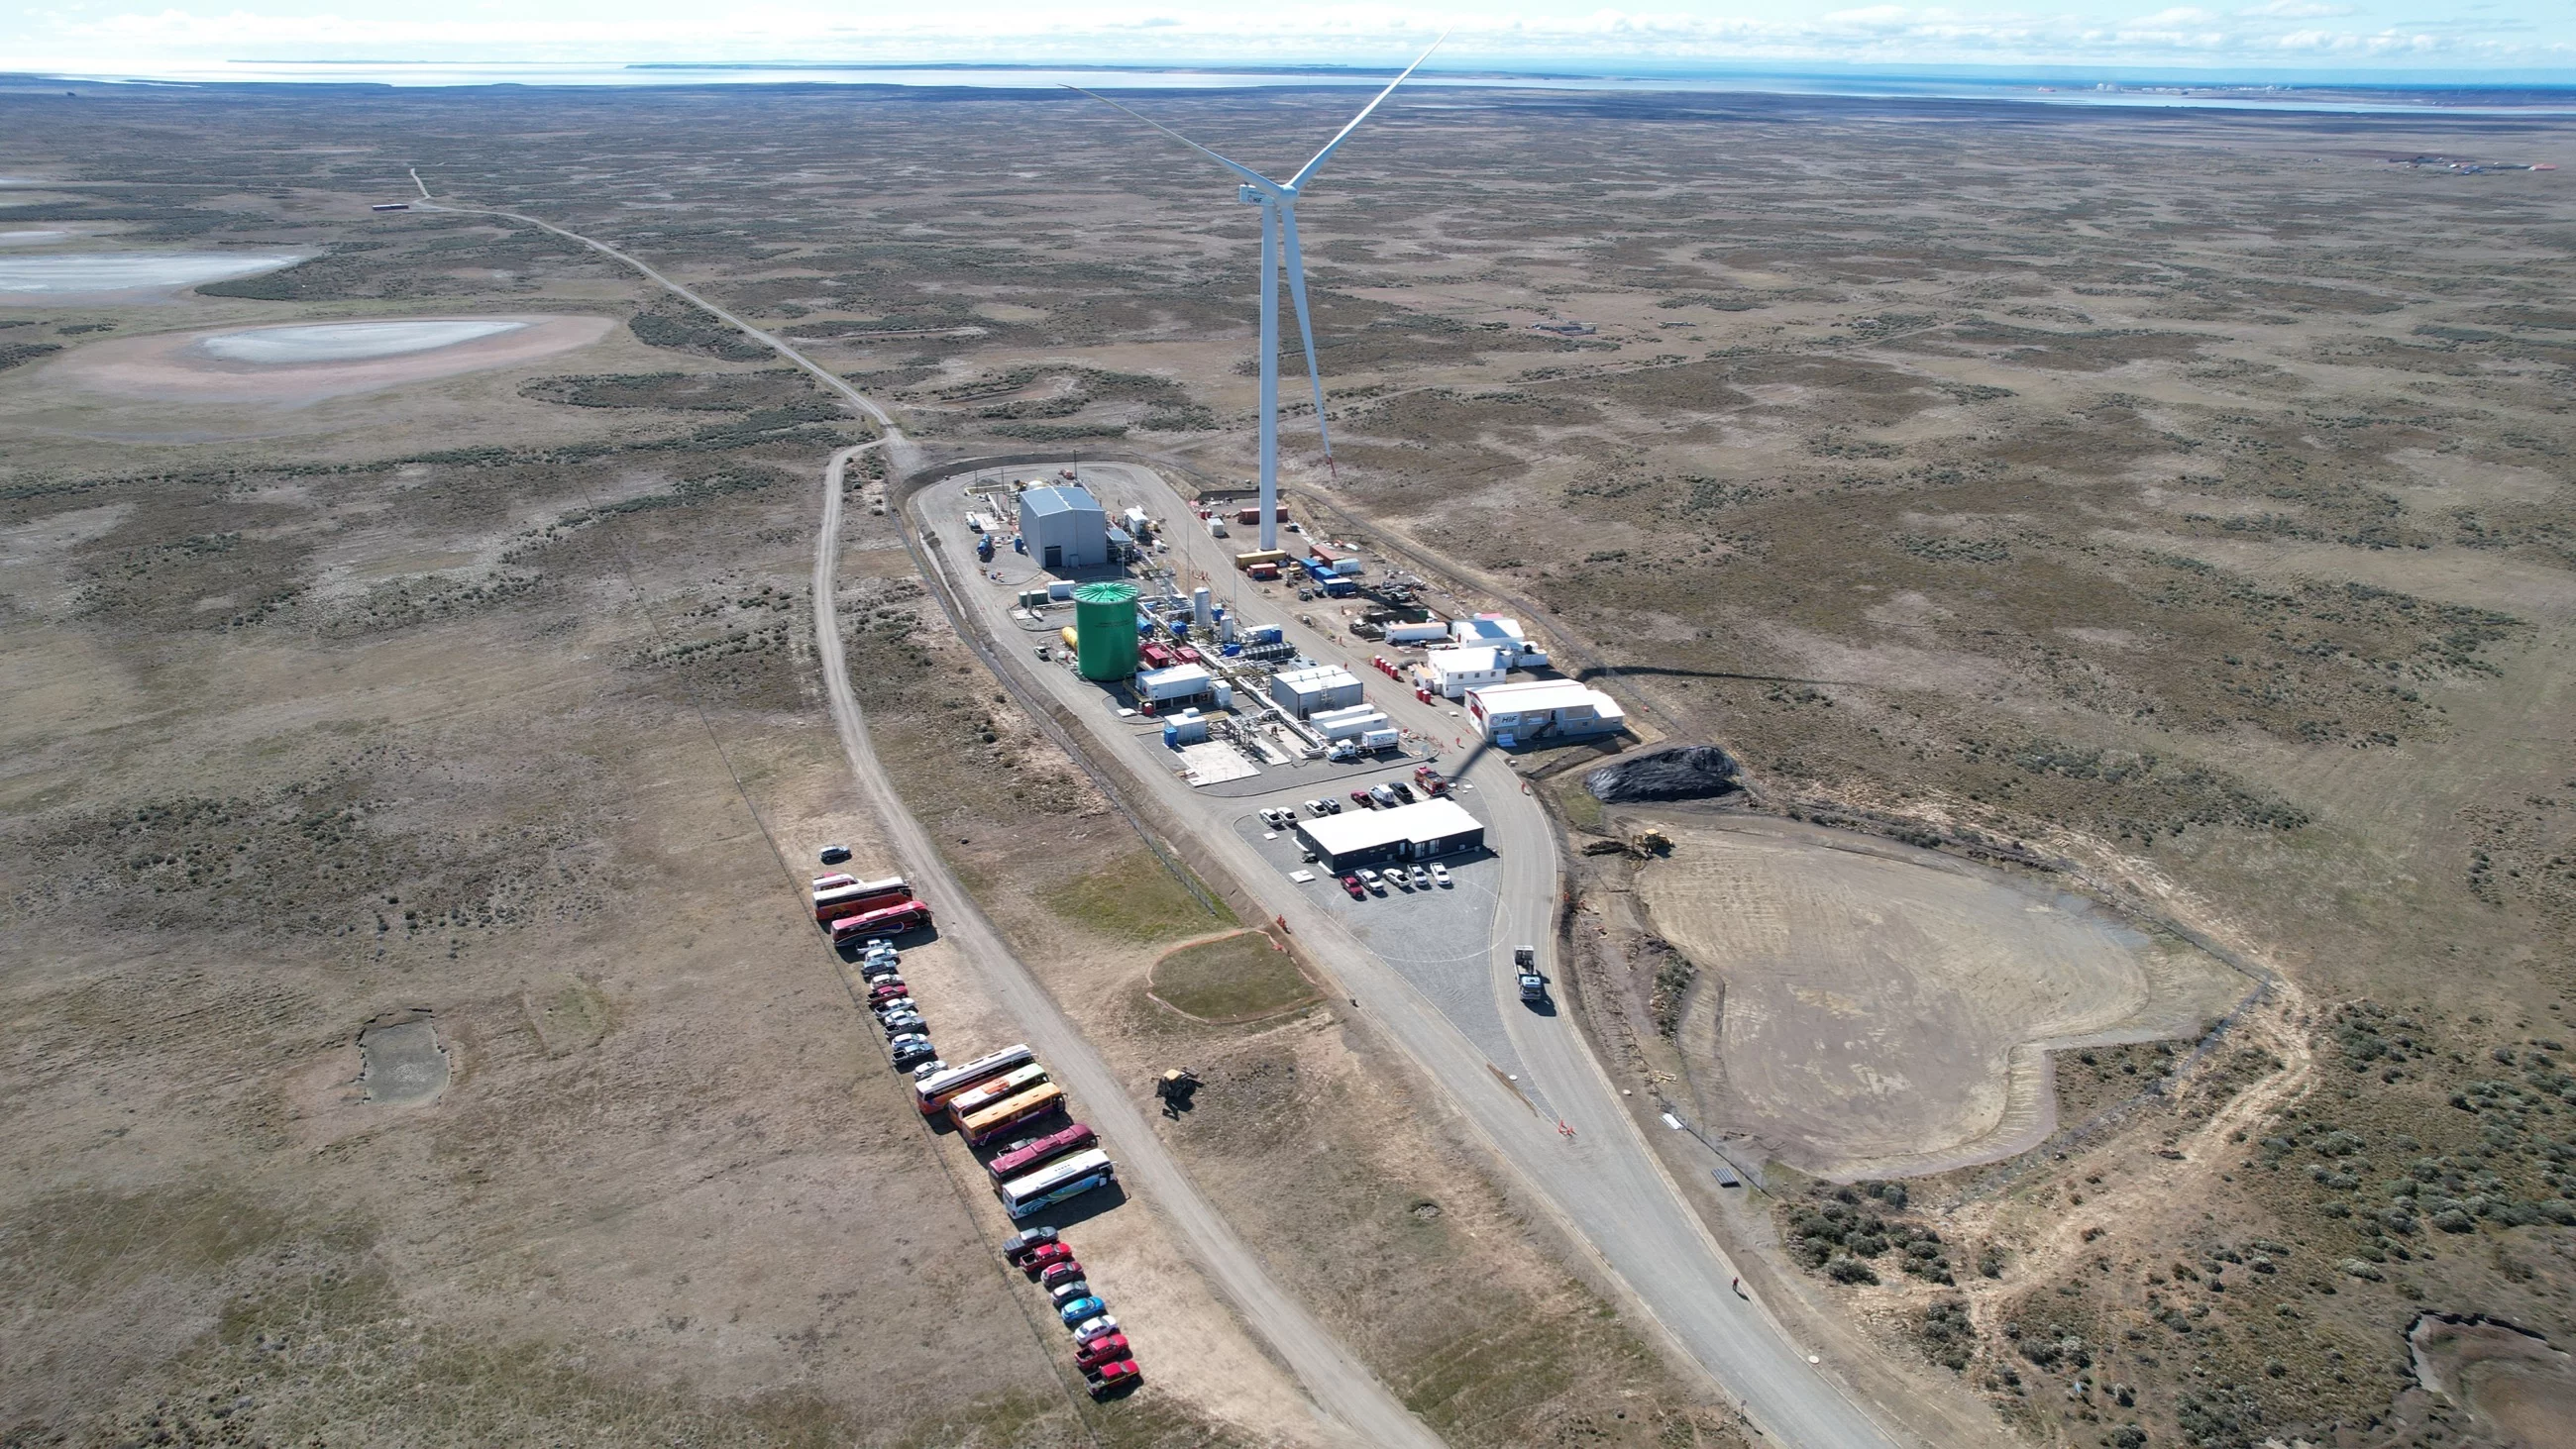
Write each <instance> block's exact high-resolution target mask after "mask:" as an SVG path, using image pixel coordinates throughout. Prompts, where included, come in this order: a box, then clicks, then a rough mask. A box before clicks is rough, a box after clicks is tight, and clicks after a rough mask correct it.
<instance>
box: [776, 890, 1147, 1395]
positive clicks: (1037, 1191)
mask: <svg viewBox="0 0 2576 1449" xmlns="http://www.w3.org/2000/svg"><path fill="white" fill-rule="evenodd" d="M836 854H837V857H838V859H835V856H836ZM848 858H849V852H848V851H847V850H846V849H844V848H842V847H839V846H833V847H830V848H828V849H827V850H826V851H825V853H824V858H823V859H824V864H826V865H833V864H837V863H839V861H840V860H847V859H848ZM853 887H856V888H857V890H858V891H859V892H865V893H869V894H879V893H882V892H884V891H886V890H887V889H888V888H891V889H892V890H894V891H896V892H899V893H900V894H901V896H902V898H903V899H905V900H907V901H910V895H911V893H910V891H909V890H908V889H907V888H905V887H904V884H903V882H902V881H901V880H899V879H896V880H888V881H854V880H853V879H852V878H851V877H849V876H847V875H840V876H824V877H820V878H817V879H816V880H815V881H814V896H815V908H816V909H815V914H816V917H817V919H821V918H823V916H824V915H825V913H826V910H827V909H829V908H834V907H842V906H843V903H844V902H845V901H846V900H847V899H848V897H849V896H850V895H851V894H852V893H853ZM910 903H911V904H913V905H915V906H918V904H919V903H918V902H910ZM922 909H923V911H924V913H925V915H926V914H927V908H922ZM835 934H836V937H837V936H838V934H839V933H838V932H836V933H835ZM835 944H837V945H842V946H844V947H845V948H847V947H853V946H854V947H855V949H856V951H857V960H858V967H859V977H860V981H861V983H862V986H863V989H864V991H865V993H866V996H867V1004H868V1010H869V1011H870V1013H872V1014H873V1015H874V1016H875V1017H876V1019H877V1022H878V1024H879V1025H880V1026H881V1027H883V1028H884V1030H885V1034H886V1050H887V1052H888V1054H889V1055H890V1056H891V1057H892V1059H893V1062H894V1066H895V1070H897V1071H900V1072H908V1073H909V1074H910V1075H911V1077H912V1090H913V1093H914V1095H915V1097H916V1098H918V1100H919V1104H920V1107H921V1112H922V1115H923V1116H925V1117H931V1118H940V1117H945V1118H946V1119H947V1120H948V1121H949V1122H950V1123H951V1124H952V1125H954V1126H955V1128H956V1129H957V1132H958V1134H959V1135H960V1136H962V1137H964V1138H965V1139H966V1141H967V1144H968V1145H969V1146H970V1147H973V1148H974V1149H976V1150H977V1152H978V1153H979V1154H983V1153H989V1154H990V1155H989V1156H988V1157H987V1158H986V1160H985V1163H984V1169H985V1171H986V1172H987V1173H988V1174H989V1175H990V1176H991V1178H992V1186H993V1194H994V1196H995V1197H997V1198H999V1199H1000V1200H1001V1203H1002V1209H1003V1211H1005V1212H1007V1213H1008V1214H1010V1216H1011V1217H1013V1218H1014V1219H1025V1218H1027V1217H1030V1216H1032V1215H1034V1214H1036V1213H1038V1212H1041V1211H1043V1210H1045V1209H1046V1208H1049V1207H1052V1206H1053V1205H1055V1204H1057V1203H1061V1202H1065V1201H1067V1200H1069V1199H1071V1198H1075V1197H1079V1196H1081V1195H1082V1194H1084V1193H1087V1192H1092V1191H1095V1190H1097V1189H1099V1188H1102V1187H1106V1186H1108V1185H1110V1184H1111V1183H1114V1182H1115V1181H1117V1177H1118V1170H1117V1167H1116V1165H1115V1164H1113V1163H1112V1162H1111V1161H1110V1160H1109V1155H1108V1154H1107V1153H1106V1152H1103V1151H1101V1150H1100V1147H1099V1144H1098V1137H1097V1135H1096V1134H1095V1133H1094V1132H1093V1131H1092V1129H1091V1128H1090V1127H1089V1126H1087V1125H1085V1124H1083V1123H1081V1122H1073V1121H1069V1120H1068V1119H1067V1109H1068V1108H1069V1107H1070V1106H1071V1103H1070V1102H1069V1101H1068V1100H1067V1099H1066V1097H1065V1094H1064V1089H1063V1088H1062V1087H1060V1086H1058V1085H1056V1084H1055V1083H1054V1082H1053V1081H1052V1080H1050V1078H1049V1075H1048V1072H1047V1069H1046V1067H1045V1066H1044V1065H1043V1064H1041V1063H1040V1062H1039V1061H1038V1060H1037V1057H1036V1054H1035V1053H1034V1052H1032V1051H1031V1050H1030V1049H1029V1047H1028V1045H1027V1044H1026V1043H1025V1042H1023V1043H1018V1044H1015V1045H1012V1046H1008V1047H1004V1048H1002V1049H1001V1050H1000V1051H997V1052H990V1053H987V1054H986V1055H984V1056H981V1057H978V1058H976V1059H975V1060H973V1061H970V1062H964V1063H961V1064H959V1065H957V1066H954V1067H952V1066H950V1065H949V1064H948V1063H947V1062H946V1061H943V1060H942V1059H941V1058H940V1056H939V1053H938V1051H937V1049H936V1048H934V1047H933V1046H932V1045H931V1041H930V1028H929V1023H928V1022H927V1021H926V1020H925V1019H924V1018H923V1016H922V1014H921V1012H920V1010H919V1008H918V1007H916V1006H915V1005H914V1003H913V998H912V988H911V986H910V985H909V984H907V983H906V982H905V981H904V979H903V953H902V952H901V951H900V950H899V949H897V947H896V945H895V943H894V940H893V939H892V938H891V937H886V936H875V937H867V938H864V939H861V940H858V941H855V942H852V941H848V940H846V939H836V941H835ZM1032 1129H1035V1135H1032V1136H1023V1137H1012V1134H1013V1133H1016V1132H1028V1131H1031V1130H1032ZM1005 1139H1009V1140H1005ZM1005 1255H1006V1256H1008V1257H1009V1258H1010V1260H1011V1261H1012V1262H1013V1263H1014V1264H1017V1265H1018V1266H1020V1267H1021V1268H1022V1269H1024V1270H1025V1271H1026V1272H1027V1273H1028V1274H1029V1276H1030V1277H1031V1278H1033V1279H1035V1280H1037V1281H1038V1283H1039V1285H1040V1286H1041V1287H1043V1288H1045V1289H1046V1291H1047V1295H1048V1298H1049V1300H1050V1302H1051V1303H1052V1305H1053V1306H1054V1309H1055V1312H1056V1315H1057V1316H1058V1317H1059V1318H1060V1319H1062V1320H1063V1323H1064V1326H1065V1327H1066V1328H1067V1329H1068V1330H1070V1331H1071V1332H1072V1333H1073V1336H1074V1362H1075V1365H1076V1366H1077V1367H1079V1368H1080V1369H1081V1370H1082V1374H1083V1381H1084V1383H1085V1384H1086V1385H1087V1386H1088V1387H1089V1389H1090V1391H1091V1396H1092V1397H1093V1398H1095V1399H1105V1398H1108V1397H1110V1396H1111V1395H1113V1394H1119V1393H1126V1392H1129V1391H1130V1390H1132V1389H1133V1388H1134V1387H1135V1386H1136V1385H1137V1384H1139V1383H1142V1382H1143V1381H1144V1374H1143V1371H1142V1370H1141V1369H1139V1368H1138V1367H1137V1366H1136V1360H1135V1357H1134V1355H1133V1354H1132V1353H1130V1352H1129V1351H1128V1346H1127V1336H1126V1335H1125V1334H1123V1333H1121V1332H1119V1331H1118V1320H1117V1319H1115V1318H1113V1317H1111V1316H1110V1313H1109V1304H1108V1303H1107V1301H1106V1300H1104V1299H1102V1298H1101V1296H1100V1295H1099V1294H1097V1293H1095V1292H1093V1291H1092V1288H1091V1285H1090V1283H1089V1282H1088V1281H1087V1280H1086V1279H1085V1277H1084V1274H1083V1268H1082V1264H1081V1263H1080V1262H1079V1261H1077V1260H1075V1258H1074V1256H1073V1250H1072V1249H1071V1248H1070V1247H1068V1246H1066V1245H1064V1244H1062V1243H1060V1242H1058V1241H1057V1238H1056V1230H1055V1229H1054V1228H1052V1227H1036V1228H1028V1229H1024V1230H1022V1231H1021V1232H1019V1233H1018V1234H1016V1235H1015V1236H1013V1237H1012V1239H1011V1240H1010V1243H1009V1245H1008V1247H1007V1248H1006V1249H1005Z"/></svg>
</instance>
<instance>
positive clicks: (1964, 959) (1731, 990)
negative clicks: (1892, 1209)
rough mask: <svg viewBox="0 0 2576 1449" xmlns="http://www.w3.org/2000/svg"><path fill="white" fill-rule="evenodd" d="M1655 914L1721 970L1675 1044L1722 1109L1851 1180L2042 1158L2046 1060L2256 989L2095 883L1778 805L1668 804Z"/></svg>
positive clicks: (2178, 1028)
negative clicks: (1824, 822)
mask: <svg viewBox="0 0 2576 1449" xmlns="http://www.w3.org/2000/svg"><path fill="white" fill-rule="evenodd" d="M1657 818H1658V820H1659V822H1660V823H1663V824H1664V828H1665V829H1666V830H1668V831H1669V832H1671V833H1672V834H1673V835H1674V837H1675V841H1676V848H1675V850H1674V852H1673V855H1672V857H1671V858H1670V859H1668V860H1663V861H1658V862H1656V863H1654V864H1652V865H1649V866H1647V867H1646V868H1645V869H1644V870H1643V871H1642V872H1640V874H1639V878H1638V894H1639V896H1640V897H1641V898H1642V899H1643V901H1644V902H1645V904H1646V906H1647V909H1648V910H1649V911H1650V912H1651V913H1652V915H1653V918H1654V921H1655V924H1656V928H1657V929H1658V930H1659V931H1660V932H1661V933H1662V934H1663V935H1664V937H1665V938H1666V939H1668V940H1670V941H1671V942H1672V943H1673V944H1674V945H1675V946H1677V947H1679V948H1680V949H1681V950H1682V951H1683V952H1684V953H1685V954H1686V955H1688V956H1689V957H1690V958H1691V960H1693V961H1694V962H1696V963H1697V964H1698V965H1699V966H1700V967H1701V969H1702V971H1703V973H1704V974H1705V975H1706V976H1707V977H1708V979H1707V980H1706V981H1704V982H1703V983H1702V984H1701V985H1700V986H1699V987H1698V988H1697V989H1696V991H1695V993H1694V995H1693V998H1692V1001H1691V1008H1690V1009H1689V1010H1688V1011H1686V1012H1685V1013H1684V1018H1683V1022H1682V1027H1681V1046H1682V1048H1683V1050H1684V1052H1685V1053H1686V1054H1687V1055H1688V1057H1689V1058H1690V1059H1691V1060H1692V1062H1693V1063H1694V1066H1695V1069H1696V1075H1697V1076H1698V1077H1699V1080H1697V1081H1695V1082H1694V1087H1695V1089H1696V1091H1697V1093H1698V1095H1699V1097H1700V1101H1701V1108H1702V1111H1703V1113H1704V1114H1705V1115H1706V1116H1707V1117H1708V1118H1709V1119H1710V1120H1712V1121H1720V1122H1726V1123H1729V1124H1730V1125H1732V1126H1734V1127H1736V1129H1737V1130H1741V1131H1745V1132H1748V1133H1750V1134H1752V1135H1755V1136H1758V1137H1759V1138H1761V1139H1762V1140H1763V1141H1765V1142H1766V1143H1769V1144H1772V1145H1773V1146H1774V1148H1775V1150H1776V1151H1777V1152H1778V1153H1779V1155H1780V1156H1781V1157H1782V1159H1783V1160H1785V1161H1787V1162H1789V1163H1791V1164H1792V1165H1794V1166H1797V1167H1799V1168H1801V1169H1803V1170H1806V1171H1809V1172H1814V1173H1817V1174H1819V1175H1822V1176H1826V1177H1830V1178H1834V1179H1837V1180H1851V1179H1857V1178H1864V1177H1881V1176H1899V1175H1911V1174H1918V1173H1924V1172H1933V1171H1940V1170H1943V1169H1946V1168H1950V1167H1957V1166H1963V1165H1966V1164H1969V1163H1974V1162H1987V1161H1993V1160H1996V1159H1998V1158H2003V1157H2008V1156H2011V1155H2013V1154H2014V1153H2018V1152H2022V1151H2026V1150H2028V1149H2029V1148H2030V1147H2031V1146H2032V1145H2034V1144H2036V1143H2037V1142H2039V1141H2040V1140H2042V1139H2044V1138H2045V1137H2047V1135H2048V1134H2049V1132H2050V1131H2052V1130H2053V1129H2054V1126H2055V1122H2056V1113H2055V1105H2054V1096H2053V1094H2052V1093H2051V1092H2050V1091H2049V1090H2048V1070H2047V1061H2046V1053H2047V1052H2048V1051H2050V1050H2052V1049H2057V1048H2064V1047H2074V1046H2098V1045H2107V1044H2110V1043H2115V1042H2126V1041H2149V1040H2154V1039H2157V1038H2160V1037H2168V1036H2186V1037H2187V1036H2191V1035H2194V1034H2196V1033H2197V1031H2198V1029H2199V1026H2200V1023H2201V1022H2202V1021H2203V1020H2204V1019H2205V1018H2207V1017H2212V1016H2216V1015H2218V1014H2220V1013H2222V1012H2224V1011H2225V1010H2226V1009H2227V1007H2228V1006H2230V1005H2231V1004H2233V1002H2234V1001H2235V999H2236V997H2237V996H2239V995H2241V994H2242V988H2243V982H2242V980H2241V978H2238V977H2237V976H2236V975H2235V974H2234V973H2232V972H2230V971H2228V970H2227V969H2226V968H2225V967H2224V966H2223V965H2221V964H2220V963H2219V962H2217V961H2215V960H2212V959H2210V958H2208V957H2205V956H2202V955H2201V954H2200V953H2198V952H2195V951H2191V950H2189V949H2188V948H2185V947H2182V946H2180V945H2178V944H2162V943H2158V942H2156V941H2154V940H2152V939H2150V938H2148V937H2146V936H2144V935H2141V934H2140V933H2138V932H2136V931H2133V930H2130V929H2128V928H2127V927H2124V926H2122V925H2121V924H2120V923H2119V922H2117V921H2116V920H2115V919H2113V918H2111V917H2110V916H2108V915H2107V914H2105V913H2104V912H2102V911H2100V910H2099V909H2097V908H2096V907H2094V906H2093V905H2092V904H2091V903H2090V902H2088V901H2086V900H2084V899H2083V898H2082V897H2079V896H2074V895H2069V894H2066V893H2063V892H2056V891H2051V890H2048V889H2047V888H2045V887H2044V886H2041V885H2036V884H2030V883H2025V882H2021V881H2018V880H2015V879H2012V878H2010V877H2006V876H2002V875H1998V874H1994V873H1991V872H1986V871H1981V870H1978V869H1976V868H1974V867H1969V866H1963V865H1959V864H1957V863H1956V862H1952V861H1948V860H1945V859H1942V858H1939V857H1935V856H1930V855H1928V854H1923V853H1919V852H1903V853H1900V852H1899V851H1898V850H1897V848H1895V847H1883V848H1882V847H1877V846H1874V845H1872V846H1863V845H1860V844H1857V843H1855V842H1852V841H1850V840H1849V839H1848V838H1846V837H1836V836H1835V835H1833V834H1832V833H1831V832H1828V831H1824V830H1821V829H1818V828H1815V827H1812V826H1802V825H1798V824H1795V823H1793V822H1786V821H1775V820H1768V819H1759V820H1757V819H1731V818H1722V817H1707V816H1703V817H1698V818H1693V817H1692V816H1690V815H1687V814H1681V813H1676V814H1674V815H1673V816H1671V817H1668V818H1667V817H1663V816H1658V817H1657Z"/></svg>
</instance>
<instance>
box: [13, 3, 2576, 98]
mask: <svg viewBox="0 0 2576 1449" xmlns="http://www.w3.org/2000/svg"><path fill="white" fill-rule="evenodd" d="M1453 27H1454V32H1453V34H1452V35H1451V38H1450V40H1449V43H1448V44H1447V45H1446V46H1445V47H1444V48H1443V49H1442V51H1441V55H1440V59H1439V61H1438V62H1437V65H1439V66H1442V67H1447V68H1452V69H1457V68H1471V67H1495V68H1503V69H1517V70H1528V69H1547V68H1566V69H1583V70H1606V71H1611V72H1617V73H1641V72H1642V73H1651V72H1653V71H1657V70H1670V69H1702V70H1707V69H1723V68H1725V67H1728V66H1753V67H1765V66H1797V65H1817V64H1823V65H1868V66H1889V65H1893V66H1907V67H1922V68H1935V69H1937V68H1940V67H1944V66H1952V67H1956V66H2001V67H2015V68H2026V67H2034V66H2066V67H2075V68H2079V69H2082V68H2101V69H2102V70H2103V71H2104V72H2105V73H2106V74H2108V73H2111V72H2115V71H2119V70H2122V69H2128V70H2137V71H2150V70H2152V71H2175V70H2193V71H2209V72H2218V73H2222V74H2224V75H2225V76H2227V77H2228V78H2231V79H2239V80H2248V81H2262V80H2266V79H2275V78H2282V79H2289V78H2319V77H2323V76H2329V75H2350V76H2356V77H2368V76H2374V75H2395V74H2398V73H2417V74H2424V73H2440V74H2444V75H2452V76H2461V75H2492V76H2496V77H2498V78H2503V77H2505V76H2508V75H2520V76H2530V75H2533V74H2534V73H2549V74H2551V75H2552V76H2553V77H2554V78H2557V79H2561V80H2566V79H2576V0H2251V3H2246V0H2212V3H2207V4H2196V5H2163V4H2156V3H2121V0H2029V3H2025V4H2012V3H2002V4H1988V3H1980V0H1966V3H1960V4H1953V5H1915V4H1881V5H1862V6H1857V7H1851V8H1842V9H1833V8H1828V7H1827V6H1823V5H1800V4H1794V3H1786V0H1768V3H1756V0H1699V3H1675V4H1668V5H1664V6H1661V7H1658V8H1638V9H1622V8H1612V7H1604V6H1600V5H1590V4H1582V3H1564V0H1496V3H1486V4H1477V5H1466V4H1450V5H1448V6H1445V7H1443V6H1439V5H1423V6H1409V5H1403V4H1349V3H1343V4H1310V5H1288V6H1281V7H1278V8H1276V9H1266V8H1260V7H1254V6H1248V5H1244V4H1241V3H1216V0H1170V3H1154V0H1146V3H1137V4H1126V3H1102V4H1081V3H1067V0H1053V3H1040V0H948V3H943V4H938V5H920V4H888V3H884V0H848V3H841V4H829V3H815V0H442V3H436V4H426V3H423V0H231V3H226V0H206V3H183V4H178V5H158V4H153V3H151V0H144V3H135V0H71V3H47V0H0V70H11V71H54V72H69V73H78V74H123V75H154V74H173V75H175V74H204V73H207V72H208V71H209V69H210V68H214V69H218V70H219V69H220V68H221V67H223V66H225V65H226V64H227V63H238V62H244V61H256V62H263V63H270V64H274V63H279V62H356V61H373V62H387V61H423V62H439V63H447V64H507V63H549V64H565V63H633V62H661V63H669V62H682V61H698V62H727V63H743V62H762V61H808V62H816V61H819V62H838V63H867V64H921V63H966V62H983V63H1050V64H1067V63H1093V64H1098V63H1108V64H1148V65H1150V64H1166V63H1169V64H1208V63H1217V64H1233V65H1245V64H1285V63H1319V62H1320V63H1340V64H1352V65H1383V64H1387V63H1390V62H1394V63H1401V62H1402V61H1403V60H1405V59H1409V58H1410V56H1411V54H1412V53H1413V52H1415V51H1418V50H1419V49H1420V48H1421V47H1422V46H1423V45H1425V44H1427V43H1428V42H1429V40H1430V39H1431V38H1432V37H1433V36H1435V35H1437V34H1439V33H1440V32H1441V31H1443V30H1452V29H1453Z"/></svg>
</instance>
